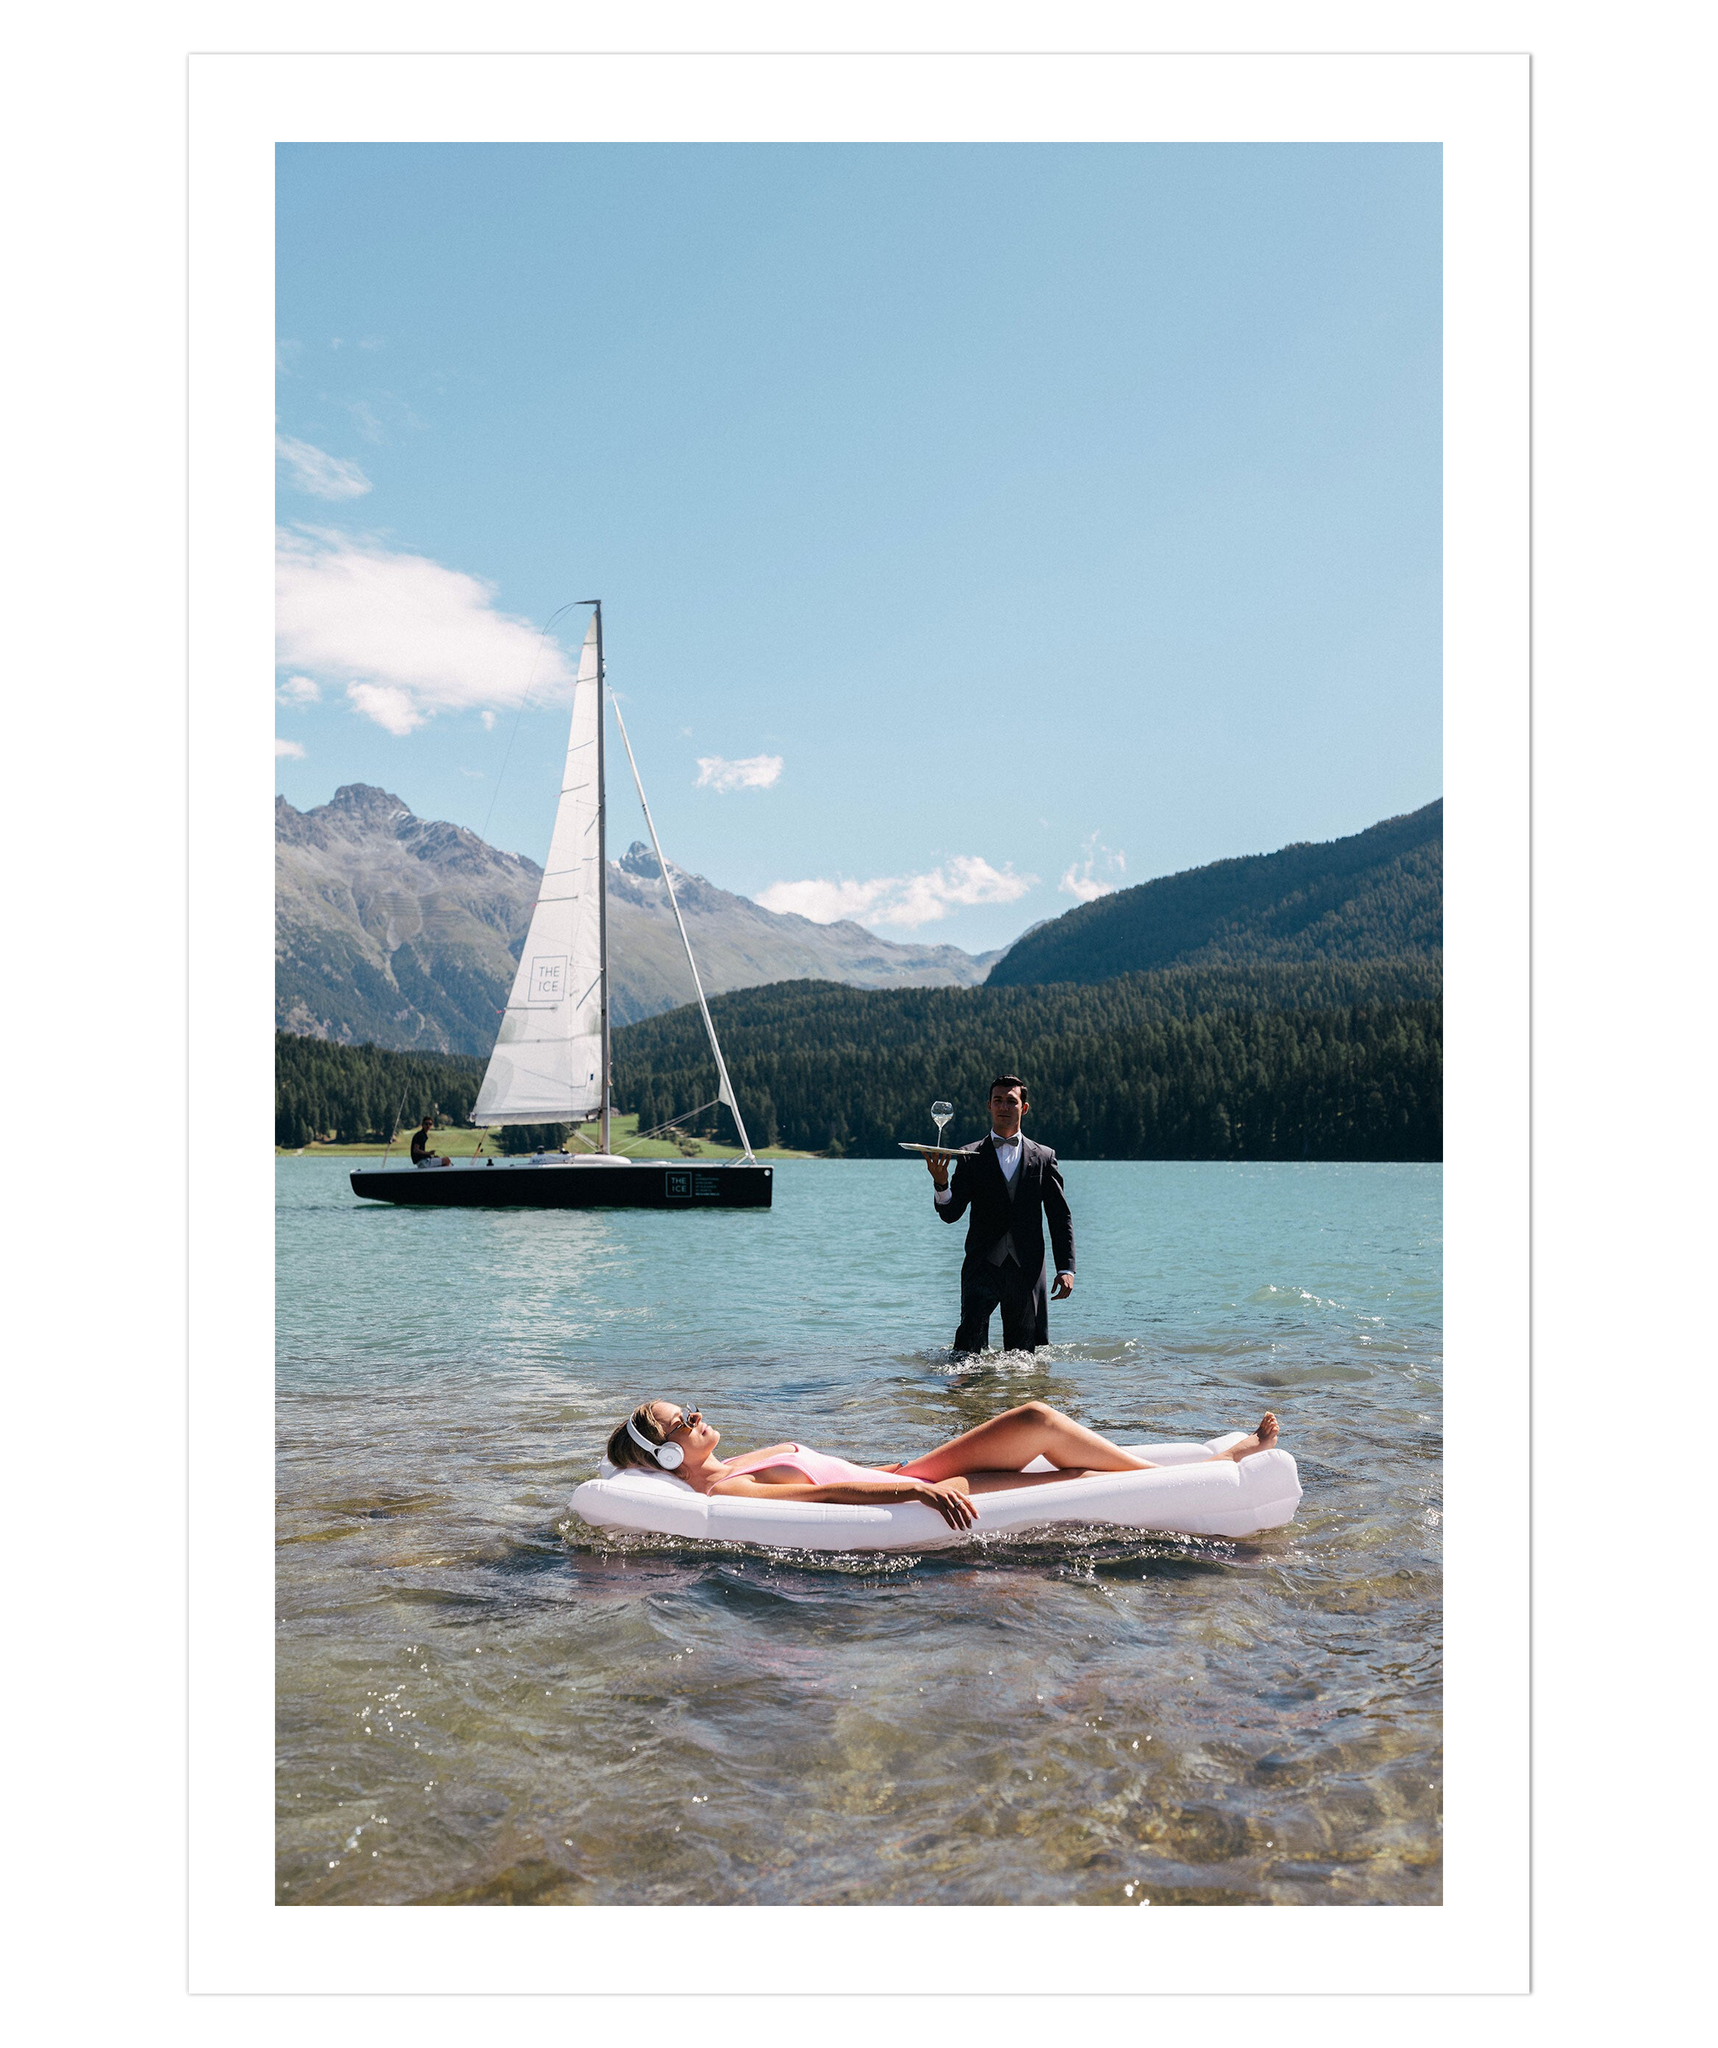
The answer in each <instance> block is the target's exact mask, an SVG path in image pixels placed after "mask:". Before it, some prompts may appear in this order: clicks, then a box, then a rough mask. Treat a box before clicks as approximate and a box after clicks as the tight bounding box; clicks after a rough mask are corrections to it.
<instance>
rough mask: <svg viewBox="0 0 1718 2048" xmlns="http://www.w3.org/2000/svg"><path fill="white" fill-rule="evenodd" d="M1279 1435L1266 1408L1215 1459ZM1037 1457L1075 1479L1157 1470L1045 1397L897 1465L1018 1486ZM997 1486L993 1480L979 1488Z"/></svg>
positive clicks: (1265, 1444)
mask: <svg viewBox="0 0 1718 2048" xmlns="http://www.w3.org/2000/svg"><path fill="white" fill-rule="evenodd" d="M1276 1439H1277V1419H1276V1417H1275V1416H1274V1415H1272V1414H1270V1413H1269V1412H1268V1411H1267V1413H1266V1415H1265V1417H1264V1420H1263V1421H1262V1422H1260V1424H1259V1426H1258V1429H1257V1431H1256V1432H1255V1433H1254V1434H1253V1435H1252V1436H1249V1437H1245V1438H1243V1439H1242V1441H1241V1442H1240V1443H1238V1444H1235V1445H1233V1446H1232V1447H1231V1448H1230V1449H1229V1450H1226V1451H1219V1452H1218V1453H1217V1457H1216V1460H1215V1461H1213V1462H1220V1461H1226V1460H1229V1459H1233V1460H1234V1462H1235V1463H1236V1464H1239V1463H1240V1461H1241V1460H1242V1459H1243V1458H1250V1457H1251V1456H1252V1455H1253V1453H1254V1452H1255V1451H1268V1450H1269V1449H1270V1447H1271V1445H1272V1444H1274V1443H1275V1442H1276ZM1034 1458H1047V1459H1048V1460H1049V1461H1050V1463H1051V1464H1052V1465H1054V1466H1055V1467H1056V1468H1057V1472H1056V1475H1055V1476H1058V1477H1061V1478H1072V1477H1074V1476H1075V1475H1076V1474H1082V1473H1086V1472H1151V1471H1155V1470H1156V1469H1157V1468H1156V1467H1155V1466H1154V1465H1153V1464H1152V1462H1151V1460H1150V1459H1149V1458H1141V1457H1138V1456H1136V1455H1135V1454H1134V1453H1133V1452H1132V1451H1124V1450H1123V1449H1122V1448H1121V1446H1120V1445H1119V1444H1112V1443H1111V1442H1110V1441H1109V1439H1108V1438H1107V1437H1101V1436H1099V1435H1098V1433H1097V1431H1096V1430H1094V1429H1087V1428H1086V1427H1085V1426H1084V1425H1083V1424H1082V1423H1078V1422H1076V1421H1074V1419H1073V1417H1072V1416H1069V1415H1064V1414H1062V1413H1061V1411H1060V1410H1059V1409H1056V1408H1052V1407H1051V1406H1050V1405H1049V1404H1048V1402H1045V1401H1028V1402H1026V1404H1025V1405H1024V1406H1023V1407H1020V1408H1010V1409H1009V1410H1008V1411H1007V1413H1006V1414H1003V1415H998V1416H995V1417H994V1418H993V1419H992V1420H991V1421H989V1422H981V1423H980V1424H979V1425H978V1427H977V1428H976V1429H969V1430H967V1431H966V1432H965V1433H964V1434H963V1435H961V1436H957V1437H954V1438H952V1439H951V1440H950V1441H949V1442H948V1443H946V1444H939V1445H938V1446H937V1448H936V1449H935V1450H934V1451H927V1452H926V1453H925V1455H924V1456H923V1457H922V1458H914V1459H912V1460H911V1461H910V1462H909V1463H908V1464H905V1465H902V1466H900V1467H898V1468H897V1469H898V1470H900V1471H902V1472H904V1473H906V1474H907V1476H908V1477H909V1478H913V1479H933V1480H934V1479H954V1478H958V1477H961V1476H964V1475H976V1474H980V1473H982V1474H984V1475H985V1477H986V1478H987V1479H995V1480H996V1482H997V1483H1001V1484H1013V1485H1019V1484H1020V1483H1021V1471H1020V1468H1021V1466H1022V1465H1029V1464H1030V1463H1031V1462H1032V1460H1033V1459H1034ZM1051 1477H1052V1475H1051V1474H1050V1473H1048V1472H1044V1473H1036V1472H1033V1473H1027V1474H1026V1475H1025V1478H1026V1480H1027V1481H1028V1482H1033V1481H1038V1482H1042V1481H1043V1480H1047V1479H1049V1478H1051ZM979 1490H981V1491H991V1492H993V1491H994V1490H995V1484H992V1485H990V1486H987V1487H984V1488H981V1489H979Z"/></svg>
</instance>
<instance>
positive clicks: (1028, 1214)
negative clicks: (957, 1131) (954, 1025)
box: [925, 1074, 1074, 1358]
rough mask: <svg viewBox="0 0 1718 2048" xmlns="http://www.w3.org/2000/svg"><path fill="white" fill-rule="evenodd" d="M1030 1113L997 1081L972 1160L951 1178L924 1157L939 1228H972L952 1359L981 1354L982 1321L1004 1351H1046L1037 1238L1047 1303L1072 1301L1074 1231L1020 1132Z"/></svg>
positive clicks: (936, 1157) (1052, 1174)
mask: <svg viewBox="0 0 1718 2048" xmlns="http://www.w3.org/2000/svg"><path fill="white" fill-rule="evenodd" d="M1030 1108H1031V1104H1030V1103H1029V1102H1028V1101H1027V1099H1026V1084H1025V1082H1024V1081H1022V1080H1021V1078H1020V1076H1019V1075H1018V1074H998V1075H997V1077H996V1079H995V1080H994V1081H992V1082H991V1084H990V1135H989V1137H988V1138H986V1139H985V1141H984V1143H983V1144H982V1145H980V1146H979V1147H978V1149H977V1151H976V1152H967V1153H962V1154H961V1155H960V1157H959V1158H958V1159H956V1160H955V1169H954V1177H953V1179H952V1181H951V1179H950V1177H949V1171H948V1168H949V1161H950V1159H951V1158H953V1157H954V1155H953V1154H952V1153H948V1152H932V1153H930V1154H928V1155H927V1157H926V1160H925V1164H926V1166H928V1167H929V1168H930V1175H931V1181H932V1183H933V1185H934V1186H935V1189H936V1196H935V1200H936V1210H937V1214H938V1215H939V1216H940V1217H941V1218H942V1220H943V1221H944V1222H945V1223H958V1222H959V1221H960V1219H961V1217H962V1216H968V1217H969V1218H970V1220H969V1222H968V1223H967V1226H966V1256H965V1258H964V1259H963V1260H962V1261H961V1268H960V1327H959V1328H958V1329H957V1330H956V1331H955V1333H954V1346H953V1350H954V1355H955V1356H956V1357H957V1358H958V1357H959V1356H961V1355H962V1354H963V1353H966V1352H973V1351H983V1350H984V1349H985V1348H986V1347H987V1346H988V1345H989V1343H990V1318H991V1314H992V1312H993V1311H994V1310H995V1309H998V1308H1000V1309H1001V1311H1002V1345H1003V1349H1004V1350H1006V1351H1035V1350H1036V1349H1037V1347H1038V1346H1039V1345H1040V1344H1048V1343H1049V1341H1050V1311H1049V1307H1048V1304H1047V1302H1046V1299H1045V1293H1044V1269H1045V1257H1044V1231H1045V1227H1046V1226H1048V1228H1049V1233H1050V1249H1051V1250H1052V1251H1053V1252H1054V1253H1055V1255H1056V1286H1055V1290H1054V1293H1053V1294H1052V1295H1051V1297H1050V1299H1051V1300H1055V1301H1066V1300H1067V1298H1068V1296H1069V1295H1070V1294H1072V1293H1073V1291H1074V1221H1073V1217H1072V1215H1071V1214H1070V1212H1069V1209H1068V1197H1067V1195H1066V1194H1065V1193H1064V1192H1063V1189H1062V1175H1061V1172H1060V1170H1059V1169H1058V1167H1057V1165H1056V1155H1055V1153H1054V1152H1052V1151H1051V1149H1050V1147H1049V1146H1048V1145H1038V1144H1034V1143H1033V1141H1032V1140H1031V1139H1030V1138H1028V1137H1026V1136H1025V1135H1024V1134H1023V1133H1022V1131H1021V1129H1020V1120H1021V1118H1022V1117H1024V1116H1025V1114H1026V1112H1027V1110H1028V1109H1030Z"/></svg>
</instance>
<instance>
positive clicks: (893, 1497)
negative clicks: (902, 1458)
mask: <svg viewBox="0 0 1718 2048" xmlns="http://www.w3.org/2000/svg"><path fill="white" fill-rule="evenodd" d="M772 1471H773V1472H787V1473H793V1477H792V1478H791V1479H789V1480H783V1481H774V1480H771V1479H770V1478H769V1477H768V1474H769V1473H770V1472H772ZM710 1491H711V1492H712V1493H727V1494H737V1495H739V1496H740V1498H741V1499H743V1500H823V1501H835V1502H840V1503H842V1504H844V1505H846V1506H850V1507H866V1508H876V1507H886V1506H887V1505H888V1504H889V1503H890V1502H891V1501H897V1500H900V1501H907V1500H916V1501H918V1502H919V1503H920V1504H921V1505H922V1506H924V1507H928V1508H935V1509H936V1511H937V1513H938V1514H939V1515H941V1516H942V1518H943V1520H944V1521H945V1522H947V1524H948V1525H949V1527H950V1528H951V1529H966V1528H970V1527H971V1525H972V1524H973V1523H974V1522H975V1521H976V1520H977V1519H978V1510H977V1508H975V1507H974V1506H973V1504H972V1501H971V1498H970V1497H969V1495H968V1493H967V1491H966V1488H965V1486H964V1485H963V1484H962V1483H961V1482H960V1481H959V1480H958V1479H939V1480H934V1481H933V1480H927V1479H854V1480H849V1481H847V1482H846V1483H844V1484H843V1485H840V1486H813V1485H811V1484H810V1482H809V1481H807V1480H804V1479H801V1478H800V1477H799V1475H798V1474H797V1473H795V1472H793V1467H792V1466H791V1465H773V1466H765V1467H764V1470H763V1471H762V1472H743V1473H741V1475H740V1476H739V1477H738V1478H737V1479H718V1480H717V1481H716V1483H715V1485H714V1486H712V1487H711V1489H710Z"/></svg>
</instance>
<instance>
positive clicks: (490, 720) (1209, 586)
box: [276, 144, 1443, 951]
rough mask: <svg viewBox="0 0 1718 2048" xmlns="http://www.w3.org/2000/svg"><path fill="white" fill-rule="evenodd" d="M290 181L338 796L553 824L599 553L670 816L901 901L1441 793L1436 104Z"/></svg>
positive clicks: (1235, 838) (294, 693)
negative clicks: (1047, 143) (1215, 136)
mask: <svg viewBox="0 0 1718 2048" xmlns="http://www.w3.org/2000/svg"><path fill="white" fill-rule="evenodd" d="M277 206H278V291H277V328H278V333H279V337H280V342H279V364H280V378H279V386H278V416H277V433H278V440H279V447H280V455H281V460H280V465H279V477H280V498H279V517H280V528H281V535H282V543H281V585H280V590H281V596H280V607H279V625H280V636H281V646H280V653H281V666H280V668H279V670H278V673H277V678H276V695H277V699H278V700H279V709H278V712H277V723H276V732H277V735H278V737H277V741H276V746H277V753H279V758H278V759H277V764H276V765H277V771H278V787H279V788H280V789H281V790H282V791H283V792H284V794H285V795H286V796H287V798H288V799H289V800H290V801H291V802H293V803H294V804H297V805H298V806H299V807H300V808H308V807H309V806H310V805H312V804H315V803H321V802H324V801H326V800H327V798H328V797H329V796H330V795H332V793H333V791H334V790H335V788H336V787H337V786H338V785H339V784H341V783H343V782H356V781H363V782H374V783H380V784H382V785H383V786H385V787H386V788H388V789H390V790H392V791H394V792H395V793H396V794H398V795H399V796H401V797H402V798H404V800H405V801H406V802H407V803H408V804H409V805H410V806H411V808H412V809H413V810H414V811H416V812H417V813H418V814H419V815H420V816H423V817H432V818H452V819H455V820H457V821H458V822H459V823H461V824H465V825H469V826H471V827H472V828H473V829H474V830H477V831H480V832H483V833H484V835H485V836H486V837H487V838H489V839H491V840H492V841H494V842H495V843H496V844H498V845H502V846H505V847H508V848H512V849H516V850H518V851H520V852H523V853H527V854H529V855H531V856H532V857H533V858H535V859H541V858H542V855H543V852H544V849H545V847H546V845H547V842H548V836H549V826H550V822H551V818H552V813H553V807H554V796H555V790H556V787H557V783H558V776H559V768H560V757H561V751H562V749H563V747H564V744H565V724H566V699H565V690H564V685H565V677H566V675H567V673H568V671H569V669H570V666H571V664H572V663H573V662H574V661H575V660H576V649H577V643H578V640H579V638H580V637H581V635H582V632H583V619H584V616H585V615H584V614H583V613H582V612H571V613H568V614H567V615H566V617H565V619H564V620H563V622H562V624H561V626H560V627H559V628H558V629H557V631H556V634H555V635H554V636H553V637H551V638H550V639H548V640H544V639H542V638H541V636H540V629H541V628H542V626H543V624H544V622H545V621H546V620H547V619H548V618H549V616H550V614H551V613H553V612H554V611H555V610H556V609H557V607H559V606H562V605H565V604H566V603H567V602H568V601H569V600H573V599H579V598H584V597H590V596H597V595H600V596H601V597H602V598H603V600H604V619H605V629H606V639H607V650H608V657H609V675H610V681H611V683H612V685H613V687H614V688H615V689H616V690H617V691H618V692H619V693H620V694H621V697H622V702H623V705H624V708H625V711H626V716H627V722H628V726H629V728H630V730H631V733H632V738H633V743H634V746H635V747H636V749H637V751H638V755H639V764H640V767H641V769H642V772H643V774H644V777H645V786H646V789H647V791H648V793H649V796H650V800H651V805H652V808H653V810H654V811H655V813H656V817H657V823H658V826H659V828H660V830H661V832H662V836H663V842H664V846H665V848H666V850H667V851H668V853H669V855H670V857H671V858H673V859H674V860H676V861H678V862H679V863H681V864H682V865H683V866H685V867H688V868H692V869H694V870H696V871H697V872H699V873H702V874H705V875H707V876H708V877H709V878H710V879H711V880H712V881H715V882H717V883H719V884H721V885H722V886H723V887H726V888H730V889H735V890H738V891H740V892H742V893H744V894H746V895H751V896H756V897H758V898H759V899H760V900H763V901H765V902H768V903H770V904H771V905H772V906H773V907H776V908H792V909H800V910H804V911H805V912H806V913H807V914H809V915H814V916H834V915H838V914H846V915H852V916H855V917H857V918H858V919H859V921H860V922H862V923H865V924H867V925H869V926H870V927H871V928H872V929H873V930H876V931H878V932H880V933H882V934H883V935H884V936H886V937H890V938H894V939H917V940H921V941H950V942H952V943H954V944H957V945H962V946H966V947H968V948H970V949H972V950H974V951H977V950H980V949H982V948H985V947H989V946H994V945H1000V944H1003V943H1005V942H1006V941H1007V940H1009V939H1011V938H1013V937H1014V936H1015V935H1016V934H1017V933H1018V932H1020V931H1021V930H1023V929H1024V928H1025V927H1026V926H1027V925H1028V924H1031V923H1033V922H1035V921H1036V920H1038V919H1040V918H1044V917H1051V916H1055V915H1057V914H1058V913H1059V912H1061V911H1063V910H1066V909H1068V908H1070V907H1071V905H1072V904H1073V903H1075V902H1076V901H1079V900H1081V899H1082V898H1083V897H1087V896H1089V895H1090V894H1091V893H1093V892H1095V891H1096V890H1099V889H1101V888H1103V887H1108V886H1115V885H1117V884H1126V883H1131V882H1137V881H1144V880H1146V879H1148V878H1149V877H1151V876H1153V875H1158V874H1164V873H1169V872H1173V871H1175V870H1177V869H1180V868H1185V867H1190V866H1194V865H1197V864H1199V863H1201V862H1204V861H1209V860H1216V859H1221V858H1224V857H1226V856H1229V855H1232V854H1238V853H1249V852H1258V851H1263V850H1265V849H1268V848H1271V847H1276V846H1280V845H1282V844H1285V843H1286V842H1288V841H1290V840H1295V839H1325V838H1331V837H1334V836H1337V835H1339V834H1341V833H1346V832H1352V831H1356V830H1359V829H1360V828H1361V827H1363V826H1365V825H1368V824H1371V823H1373V822H1374V821H1375V820H1377V819H1379V818H1382V817H1387V816H1390V815H1392V814H1393V813H1396V812H1400V811H1405V810H1411V809H1414V808H1417V807H1418V806H1419V805H1421V804H1424V803H1427V802H1429V801H1430V800H1431V799H1432V798H1433V797H1435V796H1437V795H1438V794H1439V793H1440V792H1441V789H1442V773H1443V771H1442V746H1441V725H1442V705H1441V682H1440V667H1441V639H1440V613H1441V591H1440V573H1441V569H1440V561H1441V543H1440V525H1441V497H1440V462H1441V362H1440V350H1439V336H1440V324H1441V299H1440V235H1441V229H1440V159H1439V152H1438V150H1437V149H1436V147H1435V146H1432V145H1426V146H1410V145H1392V144H1387V145H1376V146H1355V145H1340V144H1333V145H1310V146H1308V145H1261V146H1228V145H1214V144H1202V145H1161V146H1159V145H1153V146H1145V147H1140V146H1128V145H1118V146H1092V145H1078V146H1068V147H1043V146H1030V145H1022V146H996V147H967V146H949V147H937V146H914V147H905V148H901V147H889V146H870V147H865V146H855V147H843V146H828V145H807V146H803V147H777V146H733V147H702V146H684V147H662V146H639V147H615V146H610V145H590V146H578V145H572V146H564V145H542V146H537V145H497V146H493V147H490V146H461V145H425V146H422V147H417V146H399V145H375V146H361V145H360V146H351V145H339V146H323V145H305V146H293V147H285V148H282V149H281V150H280V151H279V153H278V188H277ZM282 748H285V749H286V750H287V751H285V752H280V750H281V749H282ZM612 767H613V764H612V761H611V777H610V796H611V822H610V834H609V840H610V848H611V851H618V850H619V849H620V848H622V847H624V846H625V845H626V844H627V843H628V841H630V840H631V839H632V838H633V837H635V836H639V835H640V834H641V833H642V820H641V819H640V818H639V816H638V811H637V806H636V803H635V802H634V801H633V800H632V797H631V793H630V789H629V788H628V787H627V785H626V784H625V783H624V781H623V780H622V779H621V777H622V776H623V775H624V764H623V763H622V764H620V772H619V773H618V774H617V773H615V772H612Z"/></svg>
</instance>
